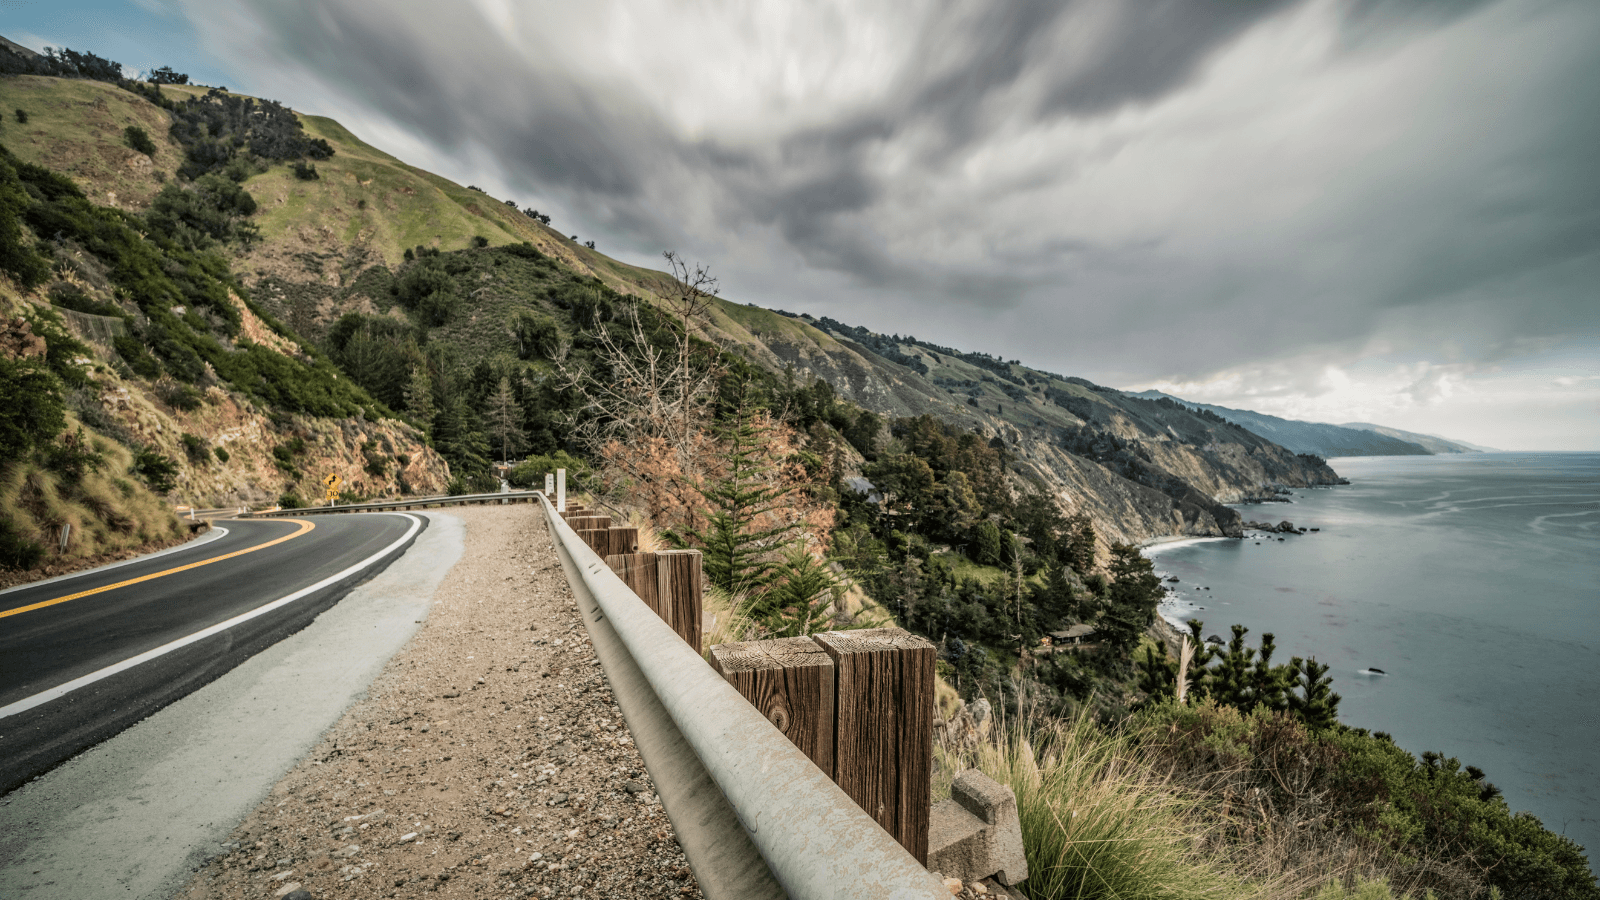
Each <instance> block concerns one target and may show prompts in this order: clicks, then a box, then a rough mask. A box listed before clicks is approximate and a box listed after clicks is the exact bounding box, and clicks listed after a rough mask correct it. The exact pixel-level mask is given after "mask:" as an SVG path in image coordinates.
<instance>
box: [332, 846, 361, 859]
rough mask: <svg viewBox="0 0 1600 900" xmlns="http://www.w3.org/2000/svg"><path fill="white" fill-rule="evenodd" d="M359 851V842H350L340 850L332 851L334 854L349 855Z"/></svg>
mask: <svg viewBox="0 0 1600 900" xmlns="http://www.w3.org/2000/svg"><path fill="white" fill-rule="evenodd" d="M360 852H361V845H360V844H350V845H348V846H346V847H345V848H344V849H342V850H335V851H333V855H334V856H345V857H349V856H355V855H356V854H357V853H360Z"/></svg>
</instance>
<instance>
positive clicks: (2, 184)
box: [0, 147, 50, 288]
mask: <svg viewBox="0 0 1600 900" xmlns="http://www.w3.org/2000/svg"><path fill="white" fill-rule="evenodd" d="M12 161H13V158H12V156H11V154H10V153H9V152H7V151H6V150H5V149H4V148H3V147H0V269H4V270H5V271H6V272H9V273H10V274H11V277H12V278H14V279H16V280H17V282H18V283H19V284H21V285H22V287H24V288H30V287H33V286H34V285H37V284H43V283H44V281H45V279H46V278H49V277H50V264H49V263H48V262H46V261H45V259H44V258H43V257H42V256H40V255H39V253H38V252H37V251H36V250H34V248H33V247H31V246H29V245H28V244H26V243H24V242H23V233H22V227H21V225H20V224H18V223H19V222H20V221H21V220H22V217H23V213H24V212H25V211H26V210H27V209H28V207H29V205H30V203H29V199H28V194H27V191H26V190H25V189H24V188H23V186H22V180H21V179H20V178H18V177H17V170H16V168H15V167H13V165H12Z"/></svg>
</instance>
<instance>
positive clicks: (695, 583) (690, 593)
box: [656, 550, 704, 653]
mask: <svg viewBox="0 0 1600 900" xmlns="http://www.w3.org/2000/svg"><path fill="white" fill-rule="evenodd" d="M700 559H701V558H700V551H699V550H663V551H661V552H659V553H657V554H656V595H657V596H658V597H659V598H660V603H661V609H662V611H663V615H662V616H661V617H662V618H663V619H665V620H666V621H667V624H669V625H671V626H672V628H673V630H674V631H676V632H678V636H679V637H681V638H683V639H684V641H685V642H687V643H688V645H689V646H691V647H693V648H694V652H696V653H699V652H700V614H701V599H702V593H703V591H704V580H703V577H702V575H701V563H700Z"/></svg>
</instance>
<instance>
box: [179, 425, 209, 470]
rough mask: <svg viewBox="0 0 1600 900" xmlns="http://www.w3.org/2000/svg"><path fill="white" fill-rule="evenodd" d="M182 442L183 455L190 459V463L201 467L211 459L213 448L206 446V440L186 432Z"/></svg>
mask: <svg viewBox="0 0 1600 900" xmlns="http://www.w3.org/2000/svg"><path fill="white" fill-rule="evenodd" d="M181 440H182V441H183V453H184V455H185V456H187V457H189V462H191V463H194V464H195V465H199V464H200V463H203V462H205V461H207V460H209V459H210V458H211V448H210V447H208V446H206V442H205V440H204V439H202V438H200V437H197V436H195V435H192V434H189V433H188V432H184V434H183V437H182V438H181Z"/></svg>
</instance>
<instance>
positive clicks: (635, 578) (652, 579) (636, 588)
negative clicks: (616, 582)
mask: <svg viewBox="0 0 1600 900" xmlns="http://www.w3.org/2000/svg"><path fill="white" fill-rule="evenodd" d="M606 565H608V566H610V567H611V571H613V572H615V573H617V577H618V578H621V579H622V583H623V584H625V585H627V586H628V590H630V591H633V592H634V593H635V594H637V595H638V597H639V599H640V600H643V601H644V605H645V606H648V607H650V610H651V611H652V612H654V613H655V614H656V615H658V616H661V621H663V622H666V623H667V624H668V625H671V624H672V621H671V620H670V619H668V618H667V617H666V615H665V614H664V613H663V612H662V610H661V601H660V599H659V597H658V596H657V594H656V555H655V554H654V553H613V554H611V555H609V556H607V557H606Z"/></svg>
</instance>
